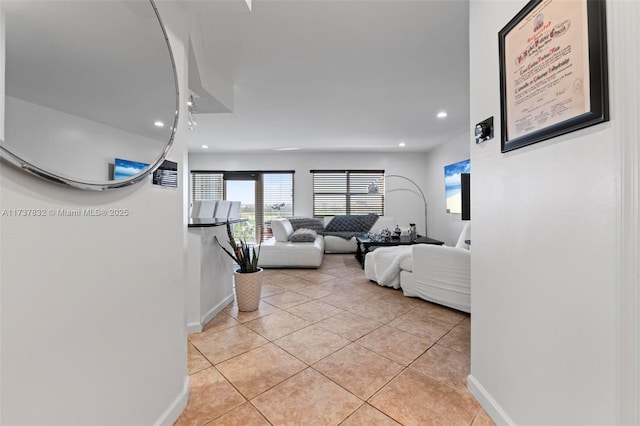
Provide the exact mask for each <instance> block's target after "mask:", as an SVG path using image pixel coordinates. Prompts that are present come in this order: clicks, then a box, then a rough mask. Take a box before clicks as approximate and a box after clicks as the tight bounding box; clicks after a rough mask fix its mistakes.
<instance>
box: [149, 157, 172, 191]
mask: <svg viewBox="0 0 640 426" xmlns="http://www.w3.org/2000/svg"><path fill="white" fill-rule="evenodd" d="M153 184H154V185H160V186H167V187H169V188H177V187H178V163H176V162H174V161H169V160H164V162H163V163H162V165H161V166H160V167H158V168H157V169H156V171H155V172H153Z"/></svg>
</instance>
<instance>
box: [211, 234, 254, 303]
mask: <svg viewBox="0 0 640 426" xmlns="http://www.w3.org/2000/svg"><path fill="white" fill-rule="evenodd" d="M227 235H228V236H229V245H230V246H231V247H230V250H229V249H227V248H226V247H224V246H223V245H222V244H220V241H218V239H217V238H216V241H217V242H218V245H219V246H220V248H221V249H222V250H224V251H225V253H227V254H228V255H229V257H231V259H233V261H234V262H235V263H237V264H238V268H237V269H236V270H235V272H234V273H233V280H234V283H235V289H236V303H237V304H238V310H239V311H243V312H250V311H255V310H257V309H258V306H260V293H261V291H262V268H260V267H258V258H259V257H260V247H261V245H260V244H259V245H258V251H257V252H256V248H255V246H253V245H249V244H247V242H246V240H245V241H243V240H242V239H241V238H240V239H239V240H240V243H239V244H238V243H237V242H236V240H235V238H234V237H233V232H232V231H231V224H230V223H227Z"/></svg>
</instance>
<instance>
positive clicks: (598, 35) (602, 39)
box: [498, 0, 609, 153]
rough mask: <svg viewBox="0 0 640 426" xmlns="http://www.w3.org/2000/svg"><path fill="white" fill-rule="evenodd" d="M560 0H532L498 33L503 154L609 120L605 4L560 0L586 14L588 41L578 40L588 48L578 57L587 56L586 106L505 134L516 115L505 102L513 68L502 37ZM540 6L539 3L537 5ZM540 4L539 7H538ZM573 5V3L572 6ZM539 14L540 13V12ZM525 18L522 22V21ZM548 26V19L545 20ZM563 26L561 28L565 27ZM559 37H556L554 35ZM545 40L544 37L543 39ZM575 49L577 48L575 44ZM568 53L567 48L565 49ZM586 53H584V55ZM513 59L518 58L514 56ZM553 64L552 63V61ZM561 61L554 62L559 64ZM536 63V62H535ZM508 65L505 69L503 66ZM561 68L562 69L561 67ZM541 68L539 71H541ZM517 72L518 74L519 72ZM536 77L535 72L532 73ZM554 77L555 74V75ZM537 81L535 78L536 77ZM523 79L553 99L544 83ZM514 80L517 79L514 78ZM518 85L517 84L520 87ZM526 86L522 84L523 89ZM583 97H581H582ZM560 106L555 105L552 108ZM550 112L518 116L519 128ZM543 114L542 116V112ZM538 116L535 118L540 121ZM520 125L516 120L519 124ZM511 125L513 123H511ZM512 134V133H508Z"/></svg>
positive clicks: (599, 0)
mask: <svg viewBox="0 0 640 426" xmlns="http://www.w3.org/2000/svg"><path fill="white" fill-rule="evenodd" d="M543 1H544V3H543ZM554 1H560V0H532V1H530V2H529V3H527V5H526V6H525V7H524V8H523V9H522V10H521V11H520V12H518V14H517V15H516V16H515V17H514V18H513V19H512V20H511V21H510V22H509V23H508V24H507V25H506V26H505V27H504V28H503V29H502V30H500V32H499V33H498V50H499V57H500V119H501V136H502V137H501V152H503V153H505V152H508V151H512V150H514V149H518V148H522V147H524V146H527V145H531V144H535V143H538V142H541V141H544V140H547V139H551V138H554V137H556V136H560V135H563V134H566V133H570V132H573V131H576V130H579V129H583V128H585V127H589V126H593V125H595V124H599V123H602V122H605V121H609V86H608V72H607V37H606V14H605V9H606V4H605V1H604V0H579V1H574V2H571V3H568V2H566V1H565V2H564V4H575V5H576V7H583V6H582V5H583V4H585V3H586V11H587V13H586V15H587V23H586V26H587V38H588V40H584V38H583V39H582V40H581V41H582V42H585V41H586V42H587V45H588V51H587V52H584V51H582V52H581V54H582V58H585V57H587V58H588V59H587V60H588V78H589V96H588V98H589V100H590V102H589V108H588V110H587V109H586V108H585V111H583V112H580V113H577V114H575V115H567V117H566V119H562V121H559V122H555V123H552V124H549V125H546V126H545V125H544V124H540V125H539V126H533V127H534V129H533V130H531V131H529V132H527V133H524V134H522V135H520V136H514V137H512V136H511V135H510V134H509V123H510V122H509V120H510V119H512V117H511V115H513V116H514V117H517V115H516V111H515V110H514V109H515V108H512V110H509V107H508V105H509V102H508V98H507V90H508V88H507V84H508V83H507V78H508V77H509V76H512V75H513V73H510V74H508V71H514V69H513V66H512V65H511V64H508V63H507V61H508V60H509V58H507V57H506V56H507V54H506V52H505V49H506V47H505V45H506V40H507V38H508V37H509V35H510V33H511V32H512V31H513V30H514V28H517V27H518V26H519V24H520V23H521V22H531V21H532V19H533V20H534V22H533V24H534V25H536V22H535V21H536V20H537V19H538V15H537V16H535V18H534V17H533V15H534V14H536V13H537V11H540V10H544V9H541V8H542V7H546V6H547V5H549V4H550V3H551V2H554ZM541 5H542V6H541ZM539 6H540V7H539ZM572 7H573V6H572ZM540 15H542V13H540ZM525 20H526V21H525ZM569 21H570V20H569V19H567V20H565V21H562V24H564V23H565V22H569ZM549 22H550V24H549V25H551V21H549ZM560 25H561V24H559V23H556V24H555V26H550V28H549V29H548V32H549V36H550V38H551V37H553V36H554V31H556V32H555V34H560V35H562V33H561V32H558V31H557V30H556V28H558V27H559V26H560ZM562 28H563V27H560V31H562ZM566 29H567V28H565V30H566ZM544 31H547V28H541V32H540V33H539V34H540V35H542V34H544ZM556 37H557V38H556V39H558V38H560V36H556ZM536 38H537V35H536V36H535V37H532V39H533V40H534V41H535V47H536V48H537V47H538V43H537V40H536ZM545 41H546V40H545ZM529 47H530V46H529V45H526V44H525V45H523V46H522V49H524V50H522V52H523V53H524V55H525V59H524V60H523V62H524V61H525V60H527V59H528V58H527V56H526V52H527V49H528V48H529ZM569 48H574V46H571V45H570V46H569ZM578 48H579V47H578ZM569 52H571V50H569ZM585 55H587V56H585ZM517 59H521V58H520V57H518V58H517ZM552 64H553V63H552ZM560 64H561V62H560V63H559V64H558V65H560ZM535 65H537V63H535ZM535 65H534V67H535ZM508 66H509V67H510V68H509V70H508V69H507V68H508ZM518 67H520V68H522V67H521V64H517V65H516V68H518ZM528 71H529V69H526V70H525V74H527V73H528ZM563 71H564V70H563ZM543 73H544V71H541V74H543ZM519 75H522V73H521V72H520V74H519ZM550 75H551V69H549V76H550ZM535 77H537V75H536V76H535ZM555 77H557V76H555ZM536 81H537V80H536ZM581 81H582V80H579V79H576V81H575V83H574V84H575V86H574V90H576V87H577V88H579V89H581V87H580V86H579V84H580V83H581ZM527 82H531V91H533V86H534V85H536V87H535V89H536V93H539V94H541V95H540V98H543V97H544V96H546V97H547V99H549V100H550V101H551V100H554V101H555V100H557V99H558V98H557V95H554V92H553V90H552V88H551V87H549V88H548V91H547V92H545V90H547V89H546V88H545V87H541V86H545V85H546V84H542V83H541V84H539V85H538V84H537V83H533V80H532V79H530V80H529V81H527ZM527 82H523V83H522V85H523V86H524V85H525V84H527ZM516 83H517V81H516ZM521 87H522V86H520V87H517V89H520V88H521ZM526 89H529V87H526V88H525V89H524V90H526ZM516 93H518V91H517V90H515V91H514V94H513V97H515V96H516ZM586 97H587V96H585V98H586ZM558 109H561V107H560V108H556V110H558ZM551 110H552V113H549V112H548V111H542V110H541V111H539V112H538V114H540V115H539V116H534V115H533V113H532V114H529V115H527V114H524V115H522V120H521V122H522V123H524V124H523V126H522V127H526V126H527V125H529V127H531V124H530V123H531V122H535V121H536V119H538V117H540V119H541V121H544V120H546V117H548V116H552V118H553V109H552V108H551ZM523 112H525V113H528V112H530V110H526V111H525V108H523ZM545 113H546V114H547V115H543V114H545ZM557 115H558V116H561V115H562V113H558V114H557ZM540 119H539V121H540ZM519 125H520V123H519ZM512 127H513V126H512ZM511 133H515V132H511Z"/></svg>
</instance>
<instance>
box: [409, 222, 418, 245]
mask: <svg viewBox="0 0 640 426" xmlns="http://www.w3.org/2000/svg"><path fill="white" fill-rule="evenodd" d="M417 236H418V233H417V232H416V224H415V223H410V224H409V241H411V242H415V240H416V237H417Z"/></svg>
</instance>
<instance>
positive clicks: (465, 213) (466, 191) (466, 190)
mask: <svg viewBox="0 0 640 426" xmlns="http://www.w3.org/2000/svg"><path fill="white" fill-rule="evenodd" d="M460 180H461V182H462V189H461V191H460V193H461V194H462V220H471V173H461V174H460Z"/></svg>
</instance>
